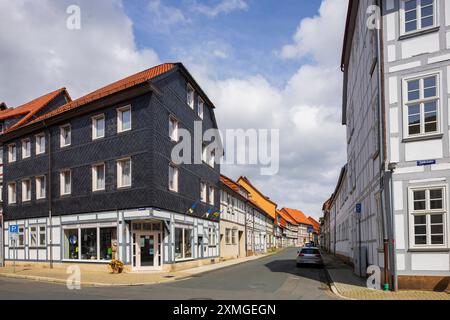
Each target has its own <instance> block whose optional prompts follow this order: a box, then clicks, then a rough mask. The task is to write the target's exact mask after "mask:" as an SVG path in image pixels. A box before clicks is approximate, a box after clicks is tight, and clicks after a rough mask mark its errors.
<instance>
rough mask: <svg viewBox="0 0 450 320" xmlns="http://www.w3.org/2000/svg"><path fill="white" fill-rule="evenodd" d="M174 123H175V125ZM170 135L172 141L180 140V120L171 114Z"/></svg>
mask: <svg viewBox="0 0 450 320" xmlns="http://www.w3.org/2000/svg"><path fill="white" fill-rule="evenodd" d="M172 124H173V125H174V126H173V127H172ZM169 137H170V140H171V141H175V142H178V141H179V136H178V120H177V119H176V118H175V117H174V116H169Z"/></svg>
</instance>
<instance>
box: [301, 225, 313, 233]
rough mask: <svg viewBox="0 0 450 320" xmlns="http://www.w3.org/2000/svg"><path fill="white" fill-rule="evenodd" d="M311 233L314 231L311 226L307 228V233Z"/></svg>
mask: <svg viewBox="0 0 450 320" xmlns="http://www.w3.org/2000/svg"><path fill="white" fill-rule="evenodd" d="M303 230H305V229H303ZM313 231H314V229H313V227H312V226H308V233H312V232H313Z"/></svg>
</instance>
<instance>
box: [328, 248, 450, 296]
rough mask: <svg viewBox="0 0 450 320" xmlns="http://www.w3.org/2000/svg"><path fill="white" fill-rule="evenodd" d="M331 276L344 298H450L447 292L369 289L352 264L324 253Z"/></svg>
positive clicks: (333, 286)
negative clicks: (349, 264) (354, 271)
mask: <svg viewBox="0 0 450 320" xmlns="http://www.w3.org/2000/svg"><path fill="white" fill-rule="evenodd" d="M323 256H324V262H325V268H326V271H327V273H328V276H329V278H330V285H331V290H332V291H333V292H334V293H335V294H336V295H338V296H340V297H341V298H344V299H352V300H450V294H449V293H447V292H431V291H412V290H402V291H398V292H390V291H389V292H384V291H382V290H372V289H368V288H367V286H366V281H365V280H364V279H361V278H360V277H358V276H356V275H355V274H354V273H353V270H352V269H351V267H350V266H348V265H346V264H345V263H343V262H342V261H341V260H339V259H338V258H336V257H334V256H333V255H329V254H326V253H325V254H323Z"/></svg>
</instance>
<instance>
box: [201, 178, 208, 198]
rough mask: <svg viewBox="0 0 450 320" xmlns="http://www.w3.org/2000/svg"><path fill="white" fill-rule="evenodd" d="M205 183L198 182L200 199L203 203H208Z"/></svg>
mask: <svg viewBox="0 0 450 320" xmlns="http://www.w3.org/2000/svg"><path fill="white" fill-rule="evenodd" d="M207 189H208V187H207V185H206V183H205V182H200V201H201V202H203V203H208V199H207V196H208V195H207V194H208V192H207Z"/></svg>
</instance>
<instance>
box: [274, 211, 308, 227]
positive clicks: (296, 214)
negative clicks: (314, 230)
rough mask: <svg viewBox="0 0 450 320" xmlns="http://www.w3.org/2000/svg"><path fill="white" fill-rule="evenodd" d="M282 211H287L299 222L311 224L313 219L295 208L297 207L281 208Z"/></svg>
mask: <svg viewBox="0 0 450 320" xmlns="http://www.w3.org/2000/svg"><path fill="white" fill-rule="evenodd" d="M281 211H284V212H285V213H287V214H288V215H289V216H290V217H291V218H292V219H294V220H295V221H296V222H297V223H301V224H309V225H310V224H311V221H309V220H308V218H307V217H306V215H305V214H304V213H303V212H302V211H300V210H295V209H291V208H283V209H281Z"/></svg>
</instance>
